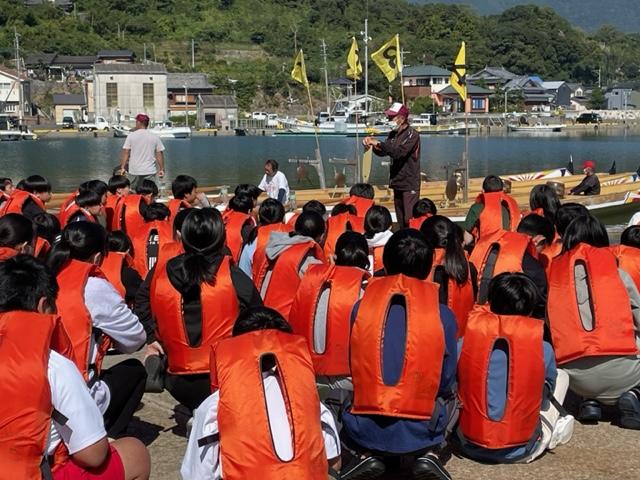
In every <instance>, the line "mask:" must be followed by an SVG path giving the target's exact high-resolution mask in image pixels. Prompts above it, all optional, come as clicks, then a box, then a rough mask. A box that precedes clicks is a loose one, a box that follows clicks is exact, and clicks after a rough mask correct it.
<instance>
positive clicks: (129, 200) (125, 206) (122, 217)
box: [114, 194, 149, 235]
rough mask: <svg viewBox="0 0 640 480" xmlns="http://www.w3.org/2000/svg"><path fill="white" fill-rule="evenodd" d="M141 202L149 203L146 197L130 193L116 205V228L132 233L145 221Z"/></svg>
mask: <svg viewBox="0 0 640 480" xmlns="http://www.w3.org/2000/svg"><path fill="white" fill-rule="evenodd" d="M140 202H145V203H147V204H148V203H149V200H147V198H146V197H144V196H142V195H138V194H129V195H127V196H126V197H123V198H122V200H121V201H120V202H118V205H117V207H116V211H115V217H114V224H115V225H114V226H115V227H116V228H114V230H122V231H123V232H125V233H127V234H129V235H130V232H135V231H136V230H137V228H138V227H140V225H142V224H143V223H144V218H143V217H142V214H141V213H140Z"/></svg>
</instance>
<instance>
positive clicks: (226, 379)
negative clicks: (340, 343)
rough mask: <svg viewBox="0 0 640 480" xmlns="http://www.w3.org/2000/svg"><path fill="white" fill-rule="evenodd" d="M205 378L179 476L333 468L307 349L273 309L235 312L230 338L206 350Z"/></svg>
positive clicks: (316, 472) (320, 473) (330, 437)
mask: <svg viewBox="0 0 640 480" xmlns="http://www.w3.org/2000/svg"><path fill="white" fill-rule="evenodd" d="M211 384H212V387H213V393H212V394H211V395H209V396H208V397H207V398H206V399H205V400H204V401H203V402H202V404H201V405H200V406H199V407H198V409H197V410H196V411H195V414H194V421H193V428H192V429H191V434H190V436H189V443H188V445H187V451H186V453H185V456H184V459H183V461H182V466H181V468H180V474H181V477H182V478H183V479H184V480H187V479H188V480H219V479H221V478H225V479H230V480H234V479H253V478H267V479H270V478H273V479H276V478H277V479H298V478H305V479H307V478H308V479H326V478H327V472H328V469H329V467H334V468H336V469H339V467H340V439H339V437H338V431H337V428H336V425H335V422H334V419H333V416H332V415H331V413H330V412H329V410H328V409H327V408H326V407H325V406H324V405H323V404H322V403H320V401H319V399H318V393H317V391H316V384H315V381H314V372H313V368H312V366H311V358H310V357H309V351H308V350H307V347H306V345H305V342H304V340H303V339H302V338H301V337H299V336H297V335H292V333H291V327H290V326H289V324H288V323H287V322H286V321H285V320H284V319H283V318H282V316H281V315H279V314H278V313H277V312H275V311H274V310H271V309H270V308H264V307H257V308H251V309H249V310H247V311H245V312H243V313H241V314H240V316H239V317H238V319H237V321H236V322H235V325H234V327H233V337H232V338H228V339H226V340H222V341H221V342H219V343H218V344H217V345H216V346H215V348H214V349H213V351H212V354H211ZM283 392H284V393H283ZM246 398H252V399H254V400H255V401H254V400H252V401H251V402H244V401H243V400H244V399H246ZM220 439H222V442H221V441H220ZM248 452H251V453H250V454H249V453H248Z"/></svg>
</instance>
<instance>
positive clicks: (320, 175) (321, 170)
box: [306, 83, 327, 190]
mask: <svg viewBox="0 0 640 480" xmlns="http://www.w3.org/2000/svg"><path fill="white" fill-rule="evenodd" d="M306 87H307V96H308V97H309V110H310V111H311V118H312V119H313V117H314V114H313V101H312V100H311V89H310V88H309V84H308V83H307V85H306ZM313 133H314V136H315V138H316V162H317V167H316V168H317V170H318V179H319V180H320V188H321V189H322V190H325V189H326V188H327V182H326V180H325V177H324V164H323V163H322V154H321V153H320V139H319V138H318V127H317V126H316V127H315V128H314V129H313Z"/></svg>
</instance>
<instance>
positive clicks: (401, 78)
mask: <svg viewBox="0 0 640 480" xmlns="http://www.w3.org/2000/svg"><path fill="white" fill-rule="evenodd" d="M396 35H398V34H396ZM399 47H400V36H399V35H398V48H399ZM399 51H400V65H398V70H399V71H400V93H401V95H402V104H403V105H404V77H403V75H402V70H404V55H403V54H402V50H399ZM409 53H411V52H409Z"/></svg>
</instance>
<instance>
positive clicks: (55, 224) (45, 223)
mask: <svg viewBox="0 0 640 480" xmlns="http://www.w3.org/2000/svg"><path fill="white" fill-rule="evenodd" d="M33 224H34V225H35V227H36V233H37V234H38V236H39V237H42V238H44V239H45V240H46V241H47V242H49V243H50V244H51V245H53V242H55V240H56V238H58V236H59V235H60V232H62V226H61V225H60V220H58V217H56V216H55V215H53V214H51V213H46V212H42V213H39V214H37V215H36V216H35V217H33Z"/></svg>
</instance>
